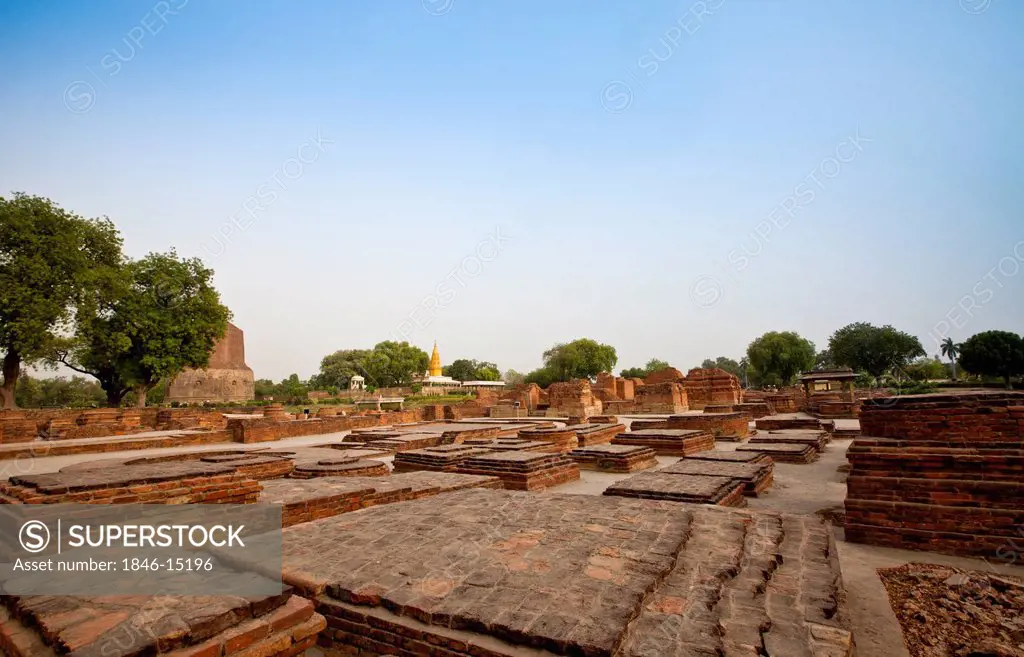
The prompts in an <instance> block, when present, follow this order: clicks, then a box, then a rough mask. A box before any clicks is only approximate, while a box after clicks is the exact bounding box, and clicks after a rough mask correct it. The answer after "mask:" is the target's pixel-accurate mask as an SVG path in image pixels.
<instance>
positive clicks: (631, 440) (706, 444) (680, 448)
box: [612, 429, 715, 456]
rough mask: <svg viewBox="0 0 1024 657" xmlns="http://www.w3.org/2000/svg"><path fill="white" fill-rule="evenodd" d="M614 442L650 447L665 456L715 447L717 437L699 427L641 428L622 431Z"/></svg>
mask: <svg viewBox="0 0 1024 657" xmlns="http://www.w3.org/2000/svg"><path fill="white" fill-rule="evenodd" d="M612 444H613V445H640V446H643V447H650V448H651V449H653V450H654V451H655V452H657V453H658V454H662V455H665V456H689V455H691V454H696V453H698V452H703V451H706V450H709V449H714V448H715V437H714V436H713V435H712V434H711V432H710V431H701V430H697V429H694V430H687V429H641V430H640V431H627V432H626V433H620V434H619V435H617V436H615V438H613V439H612Z"/></svg>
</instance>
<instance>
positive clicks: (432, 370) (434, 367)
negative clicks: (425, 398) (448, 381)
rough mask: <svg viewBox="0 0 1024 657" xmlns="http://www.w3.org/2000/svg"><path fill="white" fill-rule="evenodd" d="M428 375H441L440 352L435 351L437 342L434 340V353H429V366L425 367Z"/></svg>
mask: <svg viewBox="0 0 1024 657" xmlns="http://www.w3.org/2000/svg"><path fill="white" fill-rule="evenodd" d="M427 375H428V376H441V354H439V353H437V342H436V341H435V342H434V353H432V354H430V367H429V368H427Z"/></svg>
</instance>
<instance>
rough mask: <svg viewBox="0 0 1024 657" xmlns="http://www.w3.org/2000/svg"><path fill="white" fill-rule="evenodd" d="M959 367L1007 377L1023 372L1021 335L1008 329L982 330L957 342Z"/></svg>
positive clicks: (1008, 380)
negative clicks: (961, 341)
mask: <svg viewBox="0 0 1024 657" xmlns="http://www.w3.org/2000/svg"><path fill="white" fill-rule="evenodd" d="M960 366H961V367H962V368H963V369H964V370H965V371H967V372H970V373H971V374H980V375H982V376H998V377H1001V378H1002V379H1003V381H1004V382H1005V383H1006V387H1007V388H1009V387H1010V379H1011V378H1013V377H1015V376H1021V375H1024V338H1021V336H1019V335H1017V334H1016V333H1011V332H1010V331H984V332H982V333H977V334H975V335H972V336H971V337H969V338H967V340H966V341H964V343H963V344H962V345H960Z"/></svg>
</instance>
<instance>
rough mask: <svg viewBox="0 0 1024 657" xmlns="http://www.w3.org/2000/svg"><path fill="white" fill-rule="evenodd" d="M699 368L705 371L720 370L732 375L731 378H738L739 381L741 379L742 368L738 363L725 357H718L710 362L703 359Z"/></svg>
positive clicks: (707, 359) (708, 359)
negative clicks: (709, 369)
mask: <svg viewBox="0 0 1024 657" xmlns="http://www.w3.org/2000/svg"><path fill="white" fill-rule="evenodd" d="M700 366H701V367H703V368H705V369H707V368H718V369H720V370H725V371H726V372H728V373H729V374H732V375H733V376H736V377H739V378H741V379H742V378H743V367H742V366H741V365H740V364H739V363H737V362H736V361H734V360H733V359H732V358H728V357H726V356H719V357H718V358H716V359H714V360H711V359H710V358H705V359H704V362H703V363H701V364H700Z"/></svg>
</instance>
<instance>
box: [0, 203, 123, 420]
mask: <svg viewBox="0 0 1024 657" xmlns="http://www.w3.org/2000/svg"><path fill="white" fill-rule="evenodd" d="M121 260H122V256H121V236H120V234H119V233H118V232H117V229H116V228H114V225H113V224H112V223H111V222H110V221H109V220H107V219H84V218H82V217H80V216H78V215H76V214H73V213H71V212H68V211H66V210H64V209H62V208H60V207H59V206H57V205H55V204H54V203H53V202H52V201H50V200H49V199H45V198H42V197H39V196H28V195H26V194H22V193H16V194H14V196H13V197H12V198H4V197H0V353H2V354H3V366H2V372H3V382H2V383H0V408H12V407H14V406H15V403H16V402H15V389H16V385H17V379H18V376H19V374H20V373H21V369H22V366H23V365H27V364H31V363H33V362H36V361H38V360H41V359H43V358H46V357H47V356H48V355H50V354H51V353H52V349H53V348H54V344H55V343H56V342H57V341H58V340H60V339H61V338H62V337H64V336H65V334H66V333H67V331H68V330H69V328H70V323H71V319H72V316H73V314H74V310H75V308H76V307H77V306H78V305H79V304H81V303H83V302H84V301H86V300H87V297H88V296H89V295H90V294H93V293H95V292H96V291H98V290H101V289H103V288H105V287H106V286H107V285H109V284H111V283H112V281H113V279H114V278H115V273H116V270H117V268H118V266H119V265H120V264H121Z"/></svg>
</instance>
